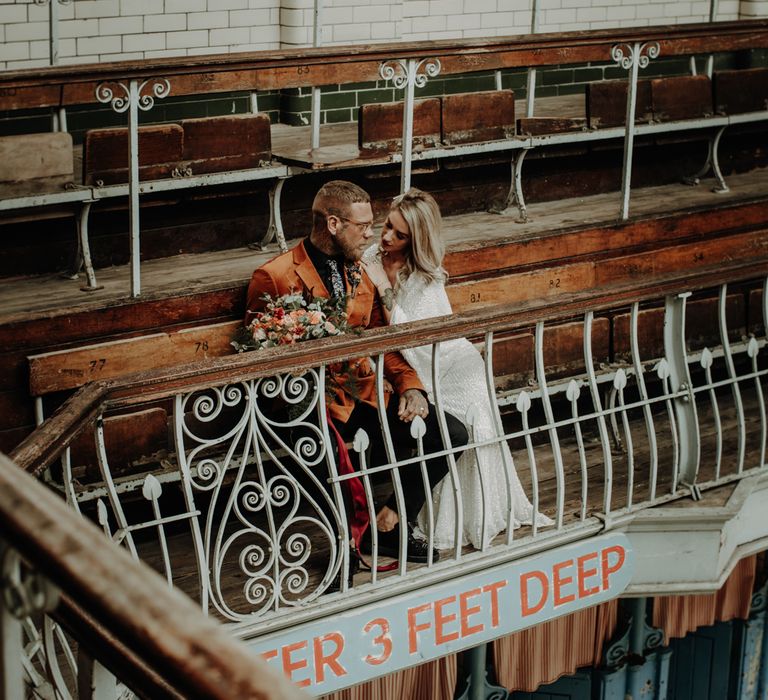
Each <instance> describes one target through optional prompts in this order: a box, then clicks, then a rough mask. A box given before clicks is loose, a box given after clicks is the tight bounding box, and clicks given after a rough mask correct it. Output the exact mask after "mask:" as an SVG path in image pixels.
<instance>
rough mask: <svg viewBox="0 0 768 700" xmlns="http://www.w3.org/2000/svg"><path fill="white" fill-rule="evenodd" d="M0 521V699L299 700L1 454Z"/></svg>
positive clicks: (292, 690) (295, 692)
mask: <svg viewBox="0 0 768 700" xmlns="http://www.w3.org/2000/svg"><path fill="white" fill-rule="evenodd" d="M0 524H1V525H2V530H1V531H2V533H3V536H2V538H0V622H1V623H2V624H0V635H1V636H0V652H1V653H0V695H1V696H2V697H3V698H6V700H22V699H26V698H61V699H68V698H80V699H81V700H82V699H85V698H94V699H95V698H98V699H99V700H118V698H122V699H124V700H128V699H129V698H133V697H151V698H157V699H158V700H159V699H160V698H179V697H211V698H221V699H222V700H224V699H225V698H226V699H227V700H229V699H230V698H235V697H238V698H244V697H263V698H273V699H274V700H278V699H285V700H287V699H288V698H297V699H298V698H299V697H304V695H303V694H302V693H300V692H299V690H298V689H297V688H295V687H293V686H291V685H290V684H289V683H288V682H287V681H286V680H285V679H283V678H282V677H281V676H279V675H278V674H276V673H274V672H273V671H271V670H270V669H268V668H267V667H266V664H265V663H264V662H263V661H261V660H260V659H258V658H257V657H256V656H255V655H254V654H251V653H249V652H248V650H246V649H245V648H244V647H243V646H242V644H239V643H238V642H237V641H236V640H234V639H232V637H231V636H230V635H228V634H226V633H225V632H224V631H223V629H222V627H221V626H220V625H218V624H217V623H215V622H214V621H212V620H210V619H207V618H206V617H205V616H204V615H203V614H202V613H201V612H200V610H199V609H196V608H195V606H194V605H192V604H191V603H190V602H189V601H188V600H187V599H185V598H184V597H183V596H181V595H179V594H178V593H177V592H176V591H171V590H169V589H168V587H167V586H165V585H164V582H163V581H162V580H161V579H159V578H158V576H157V575H156V574H154V573H153V572H151V571H149V570H147V568H146V567H144V566H141V565H139V563H138V562H135V561H133V560H132V559H131V557H130V556H127V553H126V552H124V551H121V550H120V548H119V547H116V546H114V545H113V544H112V543H110V542H108V541H107V540H105V539H104V537H102V536H101V534H100V533H99V531H98V530H97V529H96V528H95V527H93V526H92V525H90V524H88V523H86V522H84V521H83V519H82V518H80V517H79V516H77V515H76V514H75V513H74V512H73V511H72V510H71V509H70V508H68V507H67V506H66V504H65V503H64V502H63V501H62V500H61V499H60V498H59V497H58V496H56V495H55V494H53V493H51V492H50V490H49V489H47V488H46V487H45V486H43V485H42V484H40V483H39V482H37V481H36V480H35V479H33V478H31V477H30V476H29V475H27V474H24V473H22V471H21V470H20V469H19V468H18V467H17V466H16V465H15V464H13V463H12V462H11V461H9V460H8V459H7V458H6V457H5V456H3V455H0ZM134 693H136V695H134Z"/></svg>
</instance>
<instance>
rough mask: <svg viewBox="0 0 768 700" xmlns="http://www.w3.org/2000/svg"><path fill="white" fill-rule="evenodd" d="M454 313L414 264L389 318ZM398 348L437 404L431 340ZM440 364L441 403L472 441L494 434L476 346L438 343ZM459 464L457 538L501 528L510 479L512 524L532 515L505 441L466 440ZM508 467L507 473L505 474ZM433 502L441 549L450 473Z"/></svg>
mask: <svg viewBox="0 0 768 700" xmlns="http://www.w3.org/2000/svg"><path fill="white" fill-rule="evenodd" d="M375 254H376V251H375V248H374V249H369V250H368V251H367V252H366V259H370V258H371V257H375ZM451 313H453V311H452V309H451V304H450V301H449V300H448V296H447V294H446V293H445V285H444V284H443V283H442V282H430V281H429V280H428V279H427V278H426V277H425V276H424V275H422V274H421V273H418V272H415V273H413V274H411V276H410V277H409V278H408V279H407V280H406V281H405V283H403V284H401V286H400V288H399V289H398V292H397V295H396V298H395V306H394V308H393V310H392V318H391V320H390V323H392V324H395V323H405V322H407V321H417V320H420V319H425V318H434V317H436V316H447V315H450V314H451ZM401 352H402V354H403V356H404V357H405V359H406V360H407V362H408V363H409V364H410V365H411V366H412V367H413V368H414V369H415V370H416V372H417V373H418V375H419V379H420V380H421V382H422V384H424V388H425V389H426V390H427V392H428V394H429V401H430V403H432V404H434V403H435V394H434V389H433V386H432V346H430V345H426V346H422V347H418V348H410V349H406V350H402V351H401ZM439 372H440V375H439V376H440V386H439V392H438V393H439V397H440V405H441V407H442V409H443V410H444V411H447V412H448V413H451V414H452V415H454V416H456V417H457V418H458V419H459V420H461V421H463V422H464V424H465V425H467V428H468V430H469V435H470V441H474V442H482V441H484V440H488V439H491V438H493V437H495V436H496V435H497V431H496V428H495V422H494V416H493V409H492V407H491V403H490V401H489V398H488V393H487V389H486V381H485V366H484V362H483V358H482V356H481V355H480V353H479V352H478V350H477V349H476V348H475V347H474V346H473V345H472V344H471V343H470V342H469V341H468V340H466V339H464V338H460V339H457V340H451V341H447V342H444V343H441V345H440V356H439ZM472 414H474V425H473V426H469V425H468V423H469V421H468V420H467V417H468V416H471V415H472ZM502 450H503V453H502ZM505 457H506V459H505ZM456 467H457V472H458V484H459V492H460V495H461V501H462V512H463V514H464V521H463V537H462V540H463V541H462V544H468V543H471V544H472V545H473V546H474V547H476V548H478V549H480V548H482V547H483V546H484V545H487V544H488V543H489V542H490V540H492V539H493V538H494V537H495V536H496V535H497V534H498V533H499V532H501V531H502V530H505V529H506V527H507V518H508V517H509V505H508V504H509V501H508V500H507V493H508V488H507V482H508V483H509V493H510V494H511V498H512V504H513V509H512V516H513V518H514V527H518V526H519V525H520V524H530V523H531V517H532V515H533V506H532V505H531V502H530V501H529V500H528V497H527V496H526V494H525V492H524V491H523V487H522V485H521V484H520V479H519V478H518V476H517V473H516V472H515V468H514V463H513V460H512V455H511V453H510V451H509V448H508V446H507V444H506V442H502V443H501V446H499V445H498V444H496V445H487V446H485V447H478V448H475V449H472V448H469V449H467V450H465V451H464V452H463V454H462V455H461V457H460V458H459V459H458V461H457V463H456ZM507 469H509V479H507V476H506V470H507ZM484 501H485V507H483V502H484ZM432 504H433V506H432V507H433V517H434V522H435V524H434V531H433V538H434V539H433V543H434V546H435V547H437V548H438V549H448V548H451V547H453V546H454V537H455V522H456V517H455V501H454V488H453V479H452V478H451V475H450V474H448V475H446V476H445V478H443V480H442V481H441V482H440V483H439V484H438V485H437V486H435V488H434V489H433V491H432ZM484 512H485V533H484V535H483V513H484ZM551 524H552V520H550V519H549V518H548V517H546V516H545V515H543V514H541V513H539V515H538V525H539V527H544V526H547V525H551ZM419 529H420V530H421V533H419V534H420V535H423V536H425V534H426V533H427V532H428V529H429V526H428V511H427V506H426V504H425V505H424V507H423V508H422V509H421V512H420V513H419Z"/></svg>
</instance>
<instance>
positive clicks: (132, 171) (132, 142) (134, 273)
mask: <svg viewBox="0 0 768 700" xmlns="http://www.w3.org/2000/svg"><path fill="white" fill-rule="evenodd" d="M146 87H149V89H148V90H147V91H146V92H144V89H145V88H146ZM170 91H171V85H170V83H169V82H168V81H167V80H166V79H165V78H150V79H149V80H145V81H143V82H141V83H139V81H138V79H136V78H134V79H132V80H130V81H129V83H128V85H125V84H124V83H120V82H117V83H99V85H98V86H97V87H96V99H97V100H98V101H99V102H101V103H102V104H107V103H109V105H110V106H111V107H112V109H113V110H114V111H115V112H118V113H121V112H128V173H129V175H128V201H129V212H130V232H131V296H132V297H138V296H139V295H140V294H141V242H140V224H139V110H141V111H142V112H147V111H149V110H150V109H152V107H154V105H155V98H163V97H167V96H168V94H169V93H170ZM116 92H117V94H116Z"/></svg>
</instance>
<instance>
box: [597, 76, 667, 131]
mask: <svg viewBox="0 0 768 700" xmlns="http://www.w3.org/2000/svg"><path fill="white" fill-rule="evenodd" d="M586 91H587V93H586V95H587V122H588V123H589V128H590V129H599V128H601V127H608V126H623V125H624V124H625V123H626V119H627V81H626V80H605V81H603V82H599V83H587V86H586ZM652 114H653V104H652V102H651V81H650V80H638V81H637V102H636V106H635V121H648V120H649V119H650V118H651V115H652Z"/></svg>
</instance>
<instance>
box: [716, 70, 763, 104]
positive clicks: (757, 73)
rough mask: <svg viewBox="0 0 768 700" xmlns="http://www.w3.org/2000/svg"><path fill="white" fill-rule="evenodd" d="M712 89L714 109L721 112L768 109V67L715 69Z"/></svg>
mask: <svg viewBox="0 0 768 700" xmlns="http://www.w3.org/2000/svg"><path fill="white" fill-rule="evenodd" d="M713 90H714V95H715V110H716V111H717V112H720V113H722V114H741V113H743V112H759V111H760V110H764V109H768V68H747V69H743V70H723V71H717V72H716V73H715V74H714V78H713Z"/></svg>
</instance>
